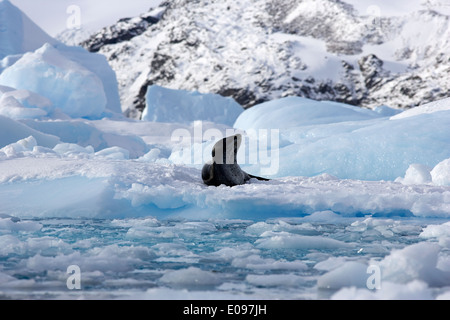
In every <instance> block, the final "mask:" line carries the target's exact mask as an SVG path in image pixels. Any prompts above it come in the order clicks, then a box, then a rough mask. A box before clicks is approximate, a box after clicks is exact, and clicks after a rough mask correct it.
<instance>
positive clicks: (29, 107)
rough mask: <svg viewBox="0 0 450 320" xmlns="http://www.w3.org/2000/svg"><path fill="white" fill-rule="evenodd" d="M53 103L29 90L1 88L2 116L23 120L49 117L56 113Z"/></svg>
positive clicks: (0, 112)
mask: <svg viewBox="0 0 450 320" xmlns="http://www.w3.org/2000/svg"><path fill="white" fill-rule="evenodd" d="M54 109H55V108H54V106H53V104H52V102H51V101H50V100H49V99H47V98H45V97H42V96H40V95H38V94H36V93H34V92H31V91H28V90H15V89H13V88H10V87H5V86H0V114H1V115H4V116H6V117H9V118H12V119H15V120H22V119H36V118H43V117H47V116H49V115H50V114H51V113H53V112H54Z"/></svg>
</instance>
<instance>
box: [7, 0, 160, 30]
mask: <svg viewBox="0 0 450 320" xmlns="http://www.w3.org/2000/svg"><path fill="white" fill-rule="evenodd" d="M10 1H11V2H12V3H13V4H14V5H15V6H17V7H19V8H20V9H21V10H22V11H23V12H25V13H26V14H27V16H28V17H30V18H31V19H32V20H33V21H34V22H36V23H37V24H38V25H39V26H40V27H41V28H42V29H44V30H45V31H47V33H48V34H50V35H51V36H55V35H57V34H58V33H59V32H61V31H63V30H64V29H65V28H66V27H67V24H68V23H69V24H70V23H73V21H80V23H81V26H82V27H83V28H85V29H87V30H91V31H95V30H98V29H100V28H102V27H104V26H107V25H110V24H113V23H114V22H116V21H117V20H118V19H120V18H125V17H134V16H137V15H139V14H140V13H143V12H146V11H148V9H150V8H151V7H154V6H156V5H158V4H159V3H161V2H162V0H125V1H123V0H10ZM74 8H75V9H74ZM78 13H79V14H78Z"/></svg>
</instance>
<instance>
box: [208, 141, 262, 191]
mask: <svg viewBox="0 0 450 320" xmlns="http://www.w3.org/2000/svg"><path fill="white" fill-rule="evenodd" d="M241 142H242V135H240V134H236V135H233V136H230V137H227V138H224V139H222V140H220V141H218V142H217V143H216V144H215V145H214V147H213V149H212V160H211V161H209V162H207V163H206V164H205V165H204V166H203V169H202V179H203V183H204V184H206V185H208V186H216V187H218V186H220V185H226V186H228V187H234V186H238V185H242V184H245V183H246V182H248V181H249V180H250V179H258V180H262V181H269V179H265V178H261V177H257V176H253V175H251V174H248V173H247V172H245V171H243V170H242V169H241V167H240V166H239V164H238V163H237V153H238V150H239V147H240V146H241Z"/></svg>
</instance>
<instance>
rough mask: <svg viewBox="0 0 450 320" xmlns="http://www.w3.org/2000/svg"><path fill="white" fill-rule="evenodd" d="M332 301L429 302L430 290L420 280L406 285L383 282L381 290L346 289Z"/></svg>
mask: <svg viewBox="0 0 450 320" xmlns="http://www.w3.org/2000/svg"><path fill="white" fill-rule="evenodd" d="M331 299H333V300H431V299H433V294H432V289H430V288H429V287H428V285H427V284H426V283H425V282H423V281H420V280H413V281H411V282H409V283H406V284H399V283H393V282H389V281H385V282H383V285H382V288H381V290H376V291H369V290H367V289H363V288H357V287H346V288H343V289H341V290H339V291H338V292H337V293H335V294H334V295H333V296H332V297H331Z"/></svg>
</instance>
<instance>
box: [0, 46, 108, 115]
mask: <svg viewBox="0 0 450 320" xmlns="http://www.w3.org/2000/svg"><path fill="white" fill-rule="evenodd" d="M0 84H1V85H5V86H9V87H13V88H16V89H25V90H29V91H33V92H35V93H38V94H39V95H41V96H44V97H47V98H49V99H50V101H52V103H53V105H54V106H56V107H58V108H60V109H61V110H62V111H63V112H64V113H66V114H67V115H69V116H71V117H74V118H99V117H101V115H102V114H103V113H104V112H105V107H106V102H107V101H106V96H105V92H104V89H103V84H102V82H101V80H100V79H99V78H98V77H97V76H96V75H95V74H94V73H92V72H91V71H89V70H87V69H85V68H84V67H82V66H81V65H79V64H77V63H75V62H73V61H72V60H70V59H67V58H66V57H65V56H64V55H62V54H61V53H60V52H59V51H58V50H56V49H55V48H54V47H53V46H52V45H50V44H45V45H44V46H43V47H41V48H40V49H38V50H36V51H35V52H33V53H27V54H25V55H24V56H23V57H22V58H21V59H20V60H19V61H17V62H16V63H15V64H14V65H12V66H11V67H9V68H7V69H6V70H5V71H3V73H2V74H0Z"/></svg>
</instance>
